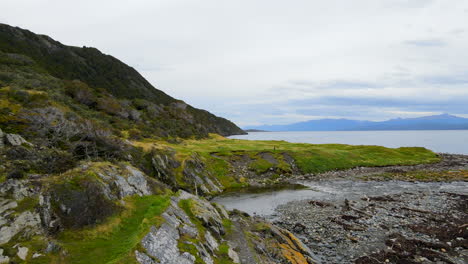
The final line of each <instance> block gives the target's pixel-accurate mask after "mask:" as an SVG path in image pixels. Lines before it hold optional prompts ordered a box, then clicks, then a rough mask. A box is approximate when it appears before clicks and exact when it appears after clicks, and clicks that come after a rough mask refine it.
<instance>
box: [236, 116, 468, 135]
mask: <svg viewBox="0 0 468 264" xmlns="http://www.w3.org/2000/svg"><path fill="white" fill-rule="evenodd" d="M245 129H248V130H254V129H255V130H263V131H369V130H461V129H468V118H463V117H458V116H454V115H449V114H442V115H433V116H425V117H418V118H396V119H390V120H387V121H379V122H376V121H365V120H350V119H319V120H309V121H305V122H299V123H293V124H289V125H263V126H256V127H246V128H245Z"/></svg>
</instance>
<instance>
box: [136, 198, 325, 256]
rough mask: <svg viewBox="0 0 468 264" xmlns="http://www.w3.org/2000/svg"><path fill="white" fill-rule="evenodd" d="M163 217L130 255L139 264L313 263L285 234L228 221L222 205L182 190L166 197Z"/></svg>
mask: <svg viewBox="0 0 468 264" xmlns="http://www.w3.org/2000/svg"><path fill="white" fill-rule="evenodd" d="M162 217H163V218H164V220H165V222H164V223H163V224H162V225H161V226H160V227H156V226H152V227H151V230H150V232H149V233H148V234H146V236H145V237H144V238H143V239H142V240H141V242H140V245H141V248H142V249H141V250H136V251H135V257H136V259H137V261H138V262H139V263H141V264H156V263H161V264H176V263H182V264H193V263H195V262H196V261H197V263H207V264H213V263H215V262H216V263H218V262H220V261H225V262H222V263H248V264H250V263H252V264H254V263H255V264H256V263H305V264H307V263H317V262H316V261H314V260H313V258H312V256H311V253H310V251H309V249H308V248H307V247H306V246H305V245H304V244H302V242H301V241H300V240H298V239H297V238H296V237H295V236H294V235H293V234H291V233H290V232H288V231H286V230H284V229H281V228H278V227H276V226H273V225H271V224H268V223H266V222H264V221H262V220H259V219H257V220H253V219H252V218H250V217H247V216H241V215H237V214H235V215H234V216H233V217H230V216H229V215H228V213H227V212H226V211H225V210H224V208H222V207H221V206H216V205H213V204H211V203H210V202H208V201H206V200H204V199H202V198H199V197H198V196H195V195H192V194H189V193H187V192H184V191H179V193H178V195H177V196H173V197H172V198H171V204H170V206H169V207H168V208H167V209H166V211H165V212H164V213H163V214H162ZM232 221H235V224H233V223H232ZM258 226H261V227H262V228H260V229H259V228H258ZM226 228H229V230H226ZM188 249H190V250H188ZM155 260H158V262H157V261H155Z"/></svg>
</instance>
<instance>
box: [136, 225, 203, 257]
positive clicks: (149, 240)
mask: <svg viewBox="0 0 468 264" xmlns="http://www.w3.org/2000/svg"><path fill="white" fill-rule="evenodd" d="M178 239H179V231H178V230H177V228H176V227H174V226H172V225H171V224H169V223H164V224H163V225H162V226H161V227H160V228H159V229H156V228H155V227H154V226H152V227H151V231H150V232H149V233H148V234H147V235H146V236H145V237H144V238H143V240H142V241H141V244H142V246H143V248H145V250H146V253H147V254H148V255H150V256H152V257H154V258H156V259H158V260H159V261H160V263H164V264H193V263H194V262H195V260H194V258H195V257H193V256H191V255H190V256H191V257H193V258H190V257H189V256H187V254H184V255H181V254H180V252H179V248H178V247H177V240H178ZM140 263H142V264H143V262H140Z"/></svg>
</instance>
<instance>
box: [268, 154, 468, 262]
mask: <svg viewBox="0 0 468 264" xmlns="http://www.w3.org/2000/svg"><path fill="white" fill-rule="evenodd" d="M440 155H441V157H442V160H441V162H438V163H434V164H423V165H415V166H389V167H380V168H379V167H377V168H355V169H351V170H347V171H337V172H327V173H323V174H319V175H304V176H301V177H297V178H298V179H301V180H305V181H310V180H312V179H313V180H314V181H317V182H323V183H324V184H325V186H330V187H332V186H334V187H336V188H341V187H342V186H343V187H342V188H343V189H346V188H347V186H349V185H353V184H354V185H356V184H357V185H358V186H359V182H360V181H361V180H362V179H365V178H366V177H369V176H373V175H380V174H382V173H404V172H411V171H422V172H426V173H430V172H441V171H457V170H466V169H467V168H468V156H466V155H453V154H440ZM367 179H369V178H367ZM370 179H373V178H372V177H371V178H370ZM375 179H378V178H375ZM372 182H373V181H370V182H369V183H370V184H362V188H363V190H362V192H361V193H359V191H358V190H355V189H353V193H350V194H348V193H346V192H344V194H343V195H338V196H336V195H335V196H334V197H333V198H331V199H306V200H301V201H292V202H289V203H287V204H283V205H280V206H279V207H278V208H277V209H276V212H277V214H276V215H275V218H274V219H275V220H274V223H275V224H276V225H279V226H281V227H283V228H285V229H287V230H290V231H291V232H293V233H294V234H295V235H296V236H298V237H299V238H301V239H302V240H303V241H304V242H305V244H306V245H307V246H308V247H309V248H310V249H311V250H312V252H313V253H314V254H315V255H316V257H317V258H318V259H320V260H321V261H322V262H323V263H366V264H367V263H450V264H463V263H468V184H467V183H466V180H465V181H460V182H452V183H443V182H440V183H435V182H427V183H422V182H419V183H411V182H407V181H393V180H392V181H389V182H388V184H387V183H382V182H380V183H379V184H375V186H373V185H372ZM451 187H457V188H451ZM365 188H377V189H374V190H373V191H372V192H366V189H365ZM378 188H381V189H378ZM324 189H325V190H326V188H324ZM356 191H357V192H356ZM369 193H370V194H372V195H369Z"/></svg>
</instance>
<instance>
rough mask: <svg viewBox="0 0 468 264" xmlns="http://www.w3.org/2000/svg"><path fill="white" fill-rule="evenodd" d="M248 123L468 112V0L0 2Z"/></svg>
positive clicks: (21, 20) (21, 19) (25, 24)
mask: <svg viewBox="0 0 468 264" xmlns="http://www.w3.org/2000/svg"><path fill="white" fill-rule="evenodd" d="M0 1H1V12H0V22H2V23H7V24H10V25H13V26H19V27H22V28H26V29H29V30H31V31H33V32H35V33H41V34H46V35H49V36H51V37H52V38H54V39H56V40H58V41H60V42H62V43H64V44H67V45H73V46H92V47H96V48H98V49H100V50H101V51H102V52H104V53H107V54H111V55H113V56H114V57H117V58H118V59H120V60H122V61H123V62H125V63H127V64H129V65H131V66H133V67H135V68H136V69H137V70H138V71H139V72H140V73H141V74H142V75H143V76H144V77H146V78H147V79H148V80H149V81H150V82H151V83H152V84H153V85H154V86H156V87H157V88H158V89H161V90H163V91H165V92H166V93H168V94H170V95H171V96H173V97H176V98H178V99H182V100H184V101H186V102H187V103H189V104H191V105H193V106H195V107H198V108H203V109H206V110H209V111H211V112H213V113H215V114H217V115H220V116H223V117H226V118H228V119H231V120H232V121H234V122H236V123H237V124H239V125H240V126H249V125H258V124H285V123H292V122H297V121H305V120H309V119H317V118H326V117H331V118H352V119H369V120H383V119H388V118H395V117H415V116H423V115H430V114H439V113H451V114H456V115H461V116H466V117H468V106H467V104H468V1H467V0H352V1H350V0H321V1H318V0H288V1H285V0H230V1H227V0H203V1H201V0H198V1H196V0H81V1H76V0H73V1H71V0H0Z"/></svg>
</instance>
